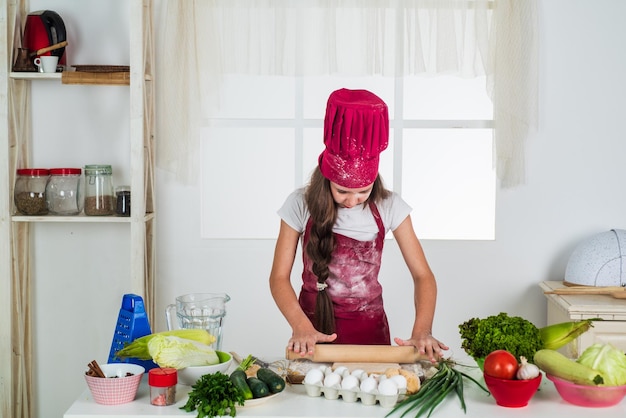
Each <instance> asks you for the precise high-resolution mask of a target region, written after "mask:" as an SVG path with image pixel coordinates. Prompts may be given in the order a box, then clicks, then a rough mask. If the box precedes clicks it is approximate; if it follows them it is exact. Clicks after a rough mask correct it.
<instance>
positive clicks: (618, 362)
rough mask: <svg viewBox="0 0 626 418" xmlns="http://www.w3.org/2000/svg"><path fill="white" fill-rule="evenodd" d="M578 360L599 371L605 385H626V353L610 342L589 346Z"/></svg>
mask: <svg viewBox="0 0 626 418" xmlns="http://www.w3.org/2000/svg"><path fill="white" fill-rule="evenodd" d="M576 361H577V362H579V363H580V364H584V365H585V366H588V367H591V368H592V369H594V370H596V371H598V372H599V373H600V374H601V375H602V377H603V378H604V386H621V385H626V354H625V353H624V352H623V351H622V350H619V349H617V348H615V347H614V346H612V345H611V344H609V343H606V344H600V343H596V344H593V345H591V346H590V347H587V349H585V351H584V352H583V353H582V354H581V356H580V357H579V358H578V360H576Z"/></svg>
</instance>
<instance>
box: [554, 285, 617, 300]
mask: <svg viewBox="0 0 626 418" xmlns="http://www.w3.org/2000/svg"><path fill="white" fill-rule="evenodd" d="M543 293H544V294H546V295H609V296H613V297H614V298H617V299H626V288H624V287H621V286H597V287H594V286H571V287H560V288H558V289H554V290H547V291H545V292H543Z"/></svg>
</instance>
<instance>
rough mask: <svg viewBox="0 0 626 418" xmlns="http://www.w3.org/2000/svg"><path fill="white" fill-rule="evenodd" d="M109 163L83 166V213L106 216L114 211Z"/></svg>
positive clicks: (111, 173)
mask: <svg viewBox="0 0 626 418" xmlns="http://www.w3.org/2000/svg"><path fill="white" fill-rule="evenodd" d="M112 176H113V169H112V168H111V166H110V165H99V164H92V165H86V166H85V208H84V210H85V215H88V216H106V215H113V214H114V213H115V194H114V192H113V183H112V181H111V177H112Z"/></svg>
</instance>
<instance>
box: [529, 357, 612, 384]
mask: <svg viewBox="0 0 626 418" xmlns="http://www.w3.org/2000/svg"><path fill="white" fill-rule="evenodd" d="M533 361H534V363H535V364H536V365H537V367H539V368H540V369H541V370H543V371H544V372H546V373H547V374H550V375H552V376H556V377H558V378H559V379H563V380H567V381H568V382H573V383H576V384H579V385H586V386H596V385H600V384H602V383H604V378H603V377H602V375H601V374H600V373H599V372H598V371H597V370H594V369H592V368H591V367H588V366H585V365H584V364H580V363H578V362H576V361H574V360H571V359H569V358H567V357H566V356H564V355H563V354H561V353H559V352H558V351H556V350H551V349H548V348H544V349H541V350H539V351H537V352H536V353H535V356H534V358H533Z"/></svg>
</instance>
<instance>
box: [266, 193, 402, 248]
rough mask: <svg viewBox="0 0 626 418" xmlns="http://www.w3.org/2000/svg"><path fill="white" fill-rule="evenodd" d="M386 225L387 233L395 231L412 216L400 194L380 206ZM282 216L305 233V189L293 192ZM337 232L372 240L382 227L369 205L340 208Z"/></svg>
mask: <svg viewBox="0 0 626 418" xmlns="http://www.w3.org/2000/svg"><path fill="white" fill-rule="evenodd" d="M376 207H377V208H378V212H379V213H380V217H381V218H382V220H383V225H384V226H385V234H386V233H387V232H389V231H394V230H395V229H396V228H397V227H398V226H400V224H401V223H402V222H403V221H404V220H405V219H406V217H407V216H409V214H410V213H411V207H410V206H409V205H408V204H407V203H406V202H405V201H404V200H403V199H402V198H401V197H400V196H399V195H398V194H396V193H393V192H392V193H391V194H390V195H389V197H388V198H387V199H384V200H383V201H382V202H379V203H377V205H376ZM278 216H280V218H281V219H282V220H283V221H285V222H286V223H287V225H289V226H290V227H292V228H293V229H295V230H296V231H298V232H300V233H303V232H304V229H305V228H306V224H307V222H308V221H309V217H310V214H309V210H308V208H307V207H306V203H305V202H304V188H301V189H298V190H295V191H294V192H292V193H291V194H290V195H289V196H288V197H287V199H286V200H285V203H284V204H283V206H282V207H281V208H280V209H279V210H278ZM333 232H335V233H337V234H341V235H344V236H347V237H350V238H352V239H356V240H358V241H371V240H373V239H375V238H376V234H378V226H377V225H376V220H375V219H374V215H372V211H371V210H370V208H369V205H365V207H364V205H363V204H360V205H358V206H354V207H352V208H349V209H348V208H341V207H340V208H338V214H337V222H336V223H335V226H334V228H333Z"/></svg>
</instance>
